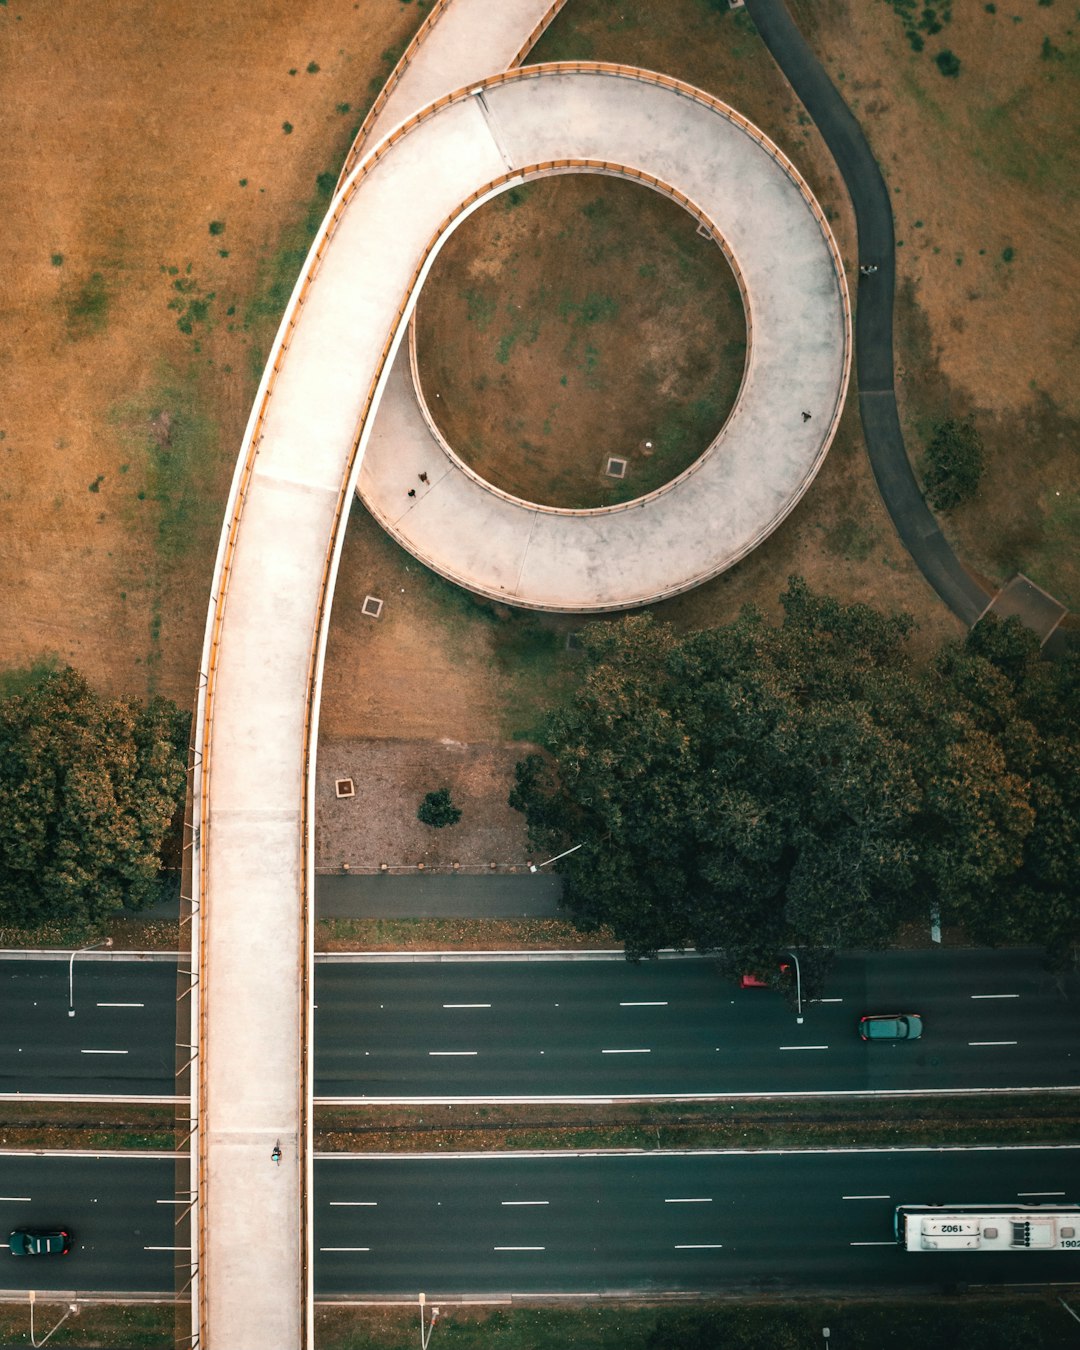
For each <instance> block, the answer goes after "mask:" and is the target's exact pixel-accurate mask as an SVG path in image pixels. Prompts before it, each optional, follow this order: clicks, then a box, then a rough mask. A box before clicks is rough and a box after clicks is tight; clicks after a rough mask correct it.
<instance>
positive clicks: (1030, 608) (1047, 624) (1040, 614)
mask: <svg viewBox="0 0 1080 1350" xmlns="http://www.w3.org/2000/svg"><path fill="white" fill-rule="evenodd" d="M987 612H989V613H991V614H996V615H997V616H998V618H999V619H1009V618H1017V619H1019V620H1020V622H1021V623H1023V624H1026V625H1027V627H1028V628H1031V629H1033V630H1034V631H1035V633H1036V634H1037V635H1038V638H1039V642H1040V643H1044V642H1045V641H1046V640H1047V638H1048V637H1049V636H1050V635H1051V633H1053V631H1054V629H1055V628H1057V626H1058V624H1059V623H1060V622H1061V621H1062V619H1063V618H1064V617H1065V615H1066V614H1067V613H1068V610H1067V609H1066V608H1065V606H1064V605H1063V604H1062V603H1061V601H1060V600H1055V599H1054V597H1053V596H1052V595H1048V594H1047V593H1046V591H1044V590H1043V589H1042V587H1041V586H1036V585H1035V583H1034V582H1033V581H1032V580H1031V578H1030V577H1026V576H1024V574H1023V573H1022V572H1017V574H1016V576H1014V577H1013V578H1012V579H1011V580H1010V581H1009V582H1007V583H1006V585H1004V586H1003V587H1002V588H1001V590H1000V591H998V593H997V595H995V596H994V598H993V600H991V602H990V604H989V605H988V606H987Z"/></svg>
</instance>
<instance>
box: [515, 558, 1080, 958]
mask: <svg viewBox="0 0 1080 1350" xmlns="http://www.w3.org/2000/svg"><path fill="white" fill-rule="evenodd" d="M782 600H783V607H784V619H783V622H782V623H781V624H780V625H778V626H777V625H773V624H771V623H769V622H767V621H766V620H765V618H764V617H763V616H762V615H761V614H759V613H757V612H756V611H753V610H748V611H746V612H744V613H743V615H742V616H741V617H740V618H739V619H738V620H736V621H735V622H733V623H731V624H728V625H726V626H725V627H722V628H717V629H712V630H709V631H706V632H700V633H693V634H690V635H688V636H685V637H678V636H676V635H675V633H674V632H673V631H672V630H671V629H670V628H668V627H666V626H664V625H662V624H658V623H655V622H653V621H652V620H650V619H649V618H647V617H632V618H628V619H624V620H623V621H621V622H620V623H617V624H612V625H598V626H596V627H595V628H594V629H592V630H591V631H590V633H589V634H588V636H587V637H586V639H585V653H586V668H585V673H584V678H583V680H582V683H581V686H580V688H579V689H578V690H577V692H576V693H575V694H574V695H573V696H572V698H571V699H570V700H569V702H568V703H567V704H566V705H565V706H563V707H560V708H558V709H557V710H556V711H554V712H553V713H552V714H551V715H550V716H549V718H548V720H547V723H546V730H545V736H544V743H545V745H546V748H547V749H548V750H549V751H550V756H549V757H547V758H545V757H541V756H538V755H533V756H530V757H529V759H527V760H526V761H524V762H523V763H522V764H519V765H518V769H517V785H516V787H515V788H514V791H513V792H512V794H511V804H512V805H513V806H516V807H517V808H518V809H520V810H523V811H524V812H525V814H526V818H527V821H528V825H529V830H530V837H531V839H532V841H533V844H534V846H535V847H537V848H538V849H539V848H543V849H546V850H550V851H551V852H553V853H554V852H557V851H559V849H560V848H564V847H567V846H569V845H570V844H575V843H581V844H582V845H583V847H582V848H580V849H579V850H578V851H577V852H575V853H573V854H572V855H571V856H570V857H569V858H567V859H566V860H565V861H564V862H563V864H562V870H563V872H564V874H565V878H566V892H565V898H566V903H567V905H568V906H569V908H570V910H571V912H572V913H573V915H574V916H575V919H576V921H577V922H578V923H579V924H580V925H581V926H583V927H585V928H590V927H596V926H599V925H601V924H605V925H609V926H611V927H612V928H613V929H614V930H615V932H616V933H617V934H618V935H619V937H620V938H622V939H623V940H624V942H625V944H626V948H627V952H628V954H630V955H632V956H641V955H647V954H650V953H652V952H655V951H656V950H657V949H658V948H659V947H662V946H672V945H674V946H694V947H697V948H699V949H700V950H714V949H724V950H725V951H727V952H728V953H729V954H730V955H731V957H732V959H733V960H735V961H737V962H739V963H744V962H745V963H748V964H754V963H760V962H762V961H765V960H767V959H768V958H769V957H770V956H771V954H772V953H774V952H775V950H776V948H777V947H778V946H779V945H780V944H782V943H796V944H799V945H802V946H809V947H840V946H844V947H851V946H862V945H877V944H880V943H883V942H885V941H887V940H888V939H889V938H890V936H892V935H893V934H894V933H895V932H896V930H897V928H898V927H899V926H900V925H901V924H902V923H903V922H904V921H906V920H908V919H918V920H920V921H925V919H926V916H927V914H928V912H929V910H930V908H931V906H933V905H938V906H940V908H941V912H942V918H943V920H944V921H945V922H950V921H952V922H962V923H964V924H966V925H967V927H968V928H969V930H970V931H971V932H972V933H973V934H975V935H976V936H978V937H979V938H981V939H983V940H986V941H1045V942H1057V943H1062V942H1067V941H1070V940H1075V938H1076V936H1077V932H1078V925H1080V904H1078V900H1077V895H1076V888H1075V883H1074V881H1073V880H1072V877H1071V876H1070V869H1069V865H1068V859H1069V857H1070V853H1071V856H1072V857H1073V858H1075V856H1076V844H1077V829H1078V826H1077V821H1078V803H1077V799H1076V775H1075V772H1074V771H1073V772H1070V765H1073V766H1074V765H1075V763H1076V753H1077V745H1078V728H1077V723H1076V714H1075V707H1076V702H1075V682H1076V665H1075V662H1070V663H1063V664H1062V665H1060V666H1052V665H1050V664H1049V663H1046V662H1043V661H1041V660H1040V659H1039V654H1038V648H1037V644H1036V643H1035V640H1034V638H1033V637H1032V635H1031V634H1029V633H1028V632H1027V630H1025V629H1023V628H1021V627H1020V626H1019V625H1017V624H1016V623H1015V622H1010V623H1008V624H1004V625H1001V624H998V623H997V622H996V621H994V622H991V623H989V624H982V625H980V626H979V628H978V629H977V630H976V631H975V633H974V634H973V635H972V636H971V637H970V638H969V639H968V641H967V642H966V643H964V644H963V645H953V646H950V647H948V648H946V649H944V650H943V651H942V652H941V653H940V654H939V655H938V657H937V659H936V660H935V661H933V662H932V663H931V665H930V667H929V669H926V668H920V667H918V666H917V665H916V664H915V663H914V662H913V660H912V658H911V656H910V653H909V651H908V644H907V637H908V634H909V631H910V628H911V621H910V620H909V619H908V618H907V617H906V616H886V615H882V614H880V613H877V612H876V611H874V610H872V609H870V608H868V607H866V606H864V605H849V606H844V605H841V604H839V603H837V602H836V601H834V600H830V599H828V598H825V597H822V596H818V595H814V594H813V593H812V592H810V591H809V590H808V589H807V587H806V586H805V585H804V584H803V583H802V582H801V581H799V580H797V579H794V580H793V581H792V583H791V585H790V589H789V590H788V592H787V594H786V595H785V596H783V597H782Z"/></svg>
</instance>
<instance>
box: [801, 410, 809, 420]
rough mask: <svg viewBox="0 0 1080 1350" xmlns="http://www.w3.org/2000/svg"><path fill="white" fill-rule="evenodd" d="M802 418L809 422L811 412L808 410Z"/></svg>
mask: <svg viewBox="0 0 1080 1350" xmlns="http://www.w3.org/2000/svg"><path fill="white" fill-rule="evenodd" d="M802 420H803V421H804V422H809V421H810V414H809V413H808V412H804V413H803V415H802Z"/></svg>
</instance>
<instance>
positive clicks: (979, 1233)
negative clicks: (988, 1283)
mask: <svg viewBox="0 0 1080 1350" xmlns="http://www.w3.org/2000/svg"><path fill="white" fill-rule="evenodd" d="M895 1230H896V1240H897V1242H898V1243H899V1244H900V1246H901V1247H903V1248H904V1250H905V1251H909V1252H1063V1251H1074V1252H1076V1253H1077V1254H1078V1255H1080V1207H1077V1206H1076V1205H958V1206H954V1207H951V1208H950V1207H949V1206H946V1205H897V1207H896V1222H895Z"/></svg>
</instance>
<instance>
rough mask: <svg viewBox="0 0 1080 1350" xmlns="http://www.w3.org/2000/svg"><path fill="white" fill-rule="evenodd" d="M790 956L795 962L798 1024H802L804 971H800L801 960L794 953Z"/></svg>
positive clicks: (796, 1018)
mask: <svg viewBox="0 0 1080 1350" xmlns="http://www.w3.org/2000/svg"><path fill="white" fill-rule="evenodd" d="M788 956H790V957H791V959H792V960H793V961H794V962H795V1003H796V1014H797V1015H796V1017H795V1021H796V1022H802V1020H803V1017H802V971H801V970H800V969H799V958H798V957H797V956H796V955H795V953H794V952H788Z"/></svg>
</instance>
